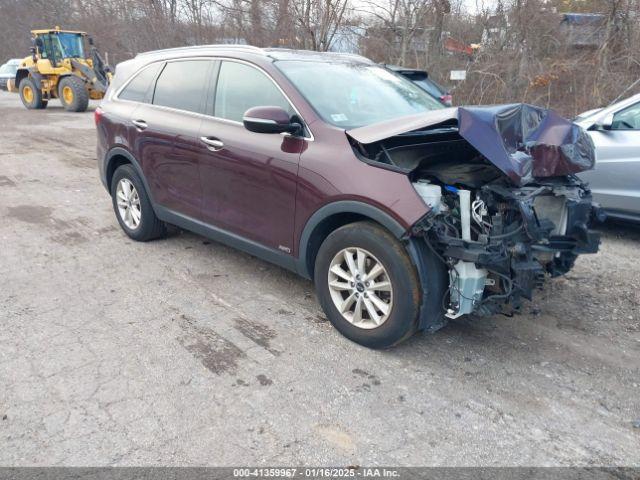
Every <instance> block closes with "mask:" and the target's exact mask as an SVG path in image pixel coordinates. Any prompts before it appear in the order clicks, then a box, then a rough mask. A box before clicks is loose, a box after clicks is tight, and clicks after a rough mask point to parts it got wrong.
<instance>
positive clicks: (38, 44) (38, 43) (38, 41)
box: [34, 37, 44, 51]
mask: <svg viewBox="0 0 640 480" xmlns="http://www.w3.org/2000/svg"><path fill="white" fill-rule="evenodd" d="M34 44H35V46H36V47H37V48H38V50H40V51H42V49H43V48H44V42H43V41H42V39H41V38H40V37H36V39H35V41H34Z"/></svg>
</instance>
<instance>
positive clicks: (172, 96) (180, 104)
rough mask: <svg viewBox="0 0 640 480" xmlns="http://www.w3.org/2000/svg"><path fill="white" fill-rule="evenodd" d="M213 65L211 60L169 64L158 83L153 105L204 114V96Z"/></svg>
mask: <svg viewBox="0 0 640 480" xmlns="http://www.w3.org/2000/svg"><path fill="white" fill-rule="evenodd" d="M211 63H212V62H211V61H209V60H186V61H180V62H169V63H167V65H166V67H164V70H162V73H161V74H160V77H158V81H157V82H156V90H155V93H154V95H153V104H154V105H161V106H163V107H171V108H177V109H179V110H186V111H189V112H196V113H204V108H203V105H202V103H203V102H202V96H203V92H204V90H205V88H206V86H207V85H206V83H207V74H208V71H209V66H210V65H211Z"/></svg>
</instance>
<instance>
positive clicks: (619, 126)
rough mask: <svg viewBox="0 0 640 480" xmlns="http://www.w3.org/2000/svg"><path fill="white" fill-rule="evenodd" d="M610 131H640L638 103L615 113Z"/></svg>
mask: <svg viewBox="0 0 640 480" xmlns="http://www.w3.org/2000/svg"><path fill="white" fill-rule="evenodd" d="M611 130H640V103H636V104H634V105H631V106H629V107H627V108H625V109H624V110H621V111H619V112H618V113H616V114H615V115H614V116H613V122H612V123H611Z"/></svg>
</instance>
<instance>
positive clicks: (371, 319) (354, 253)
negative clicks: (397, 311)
mask: <svg viewBox="0 0 640 480" xmlns="http://www.w3.org/2000/svg"><path fill="white" fill-rule="evenodd" d="M328 282H329V293H330V294H331V299H332V300H333V304H334V305H335V307H336V308H337V309H338V311H339V312H340V314H341V315H342V317H343V318H344V319H345V320H347V321H348V322H349V323H351V324H353V325H354V326H356V327H359V328H363V329H372V328H377V327H379V326H380V325H382V324H383V323H384V322H386V321H387V319H388V318H389V315H390V314H391V310H392V308H393V287H392V285H391V279H390V277H389V274H388V273H387V270H386V268H385V267H384V265H383V264H382V262H380V261H379V260H378V259H377V258H376V257H374V256H373V255H372V254H371V253H370V252H368V251H367V250H365V249H363V248H359V247H352V248H345V249H343V250H340V251H339V252H338V253H337V254H336V255H335V256H334V257H333V260H331V264H330V265H329V274H328Z"/></svg>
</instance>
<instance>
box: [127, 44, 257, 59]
mask: <svg viewBox="0 0 640 480" xmlns="http://www.w3.org/2000/svg"><path fill="white" fill-rule="evenodd" d="M204 49H220V50H246V51H250V52H255V53H263V54H264V50H263V49H262V48H260V47H254V46H253V45H239V44H234V43H232V44H226V43H215V44H210V45H191V46H184V47H174V48H164V49H160V50H150V51H148V52H141V53H138V54H137V55H136V57H139V56H144V55H154V54H157V53H167V52H180V51H191V50H204Z"/></svg>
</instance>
